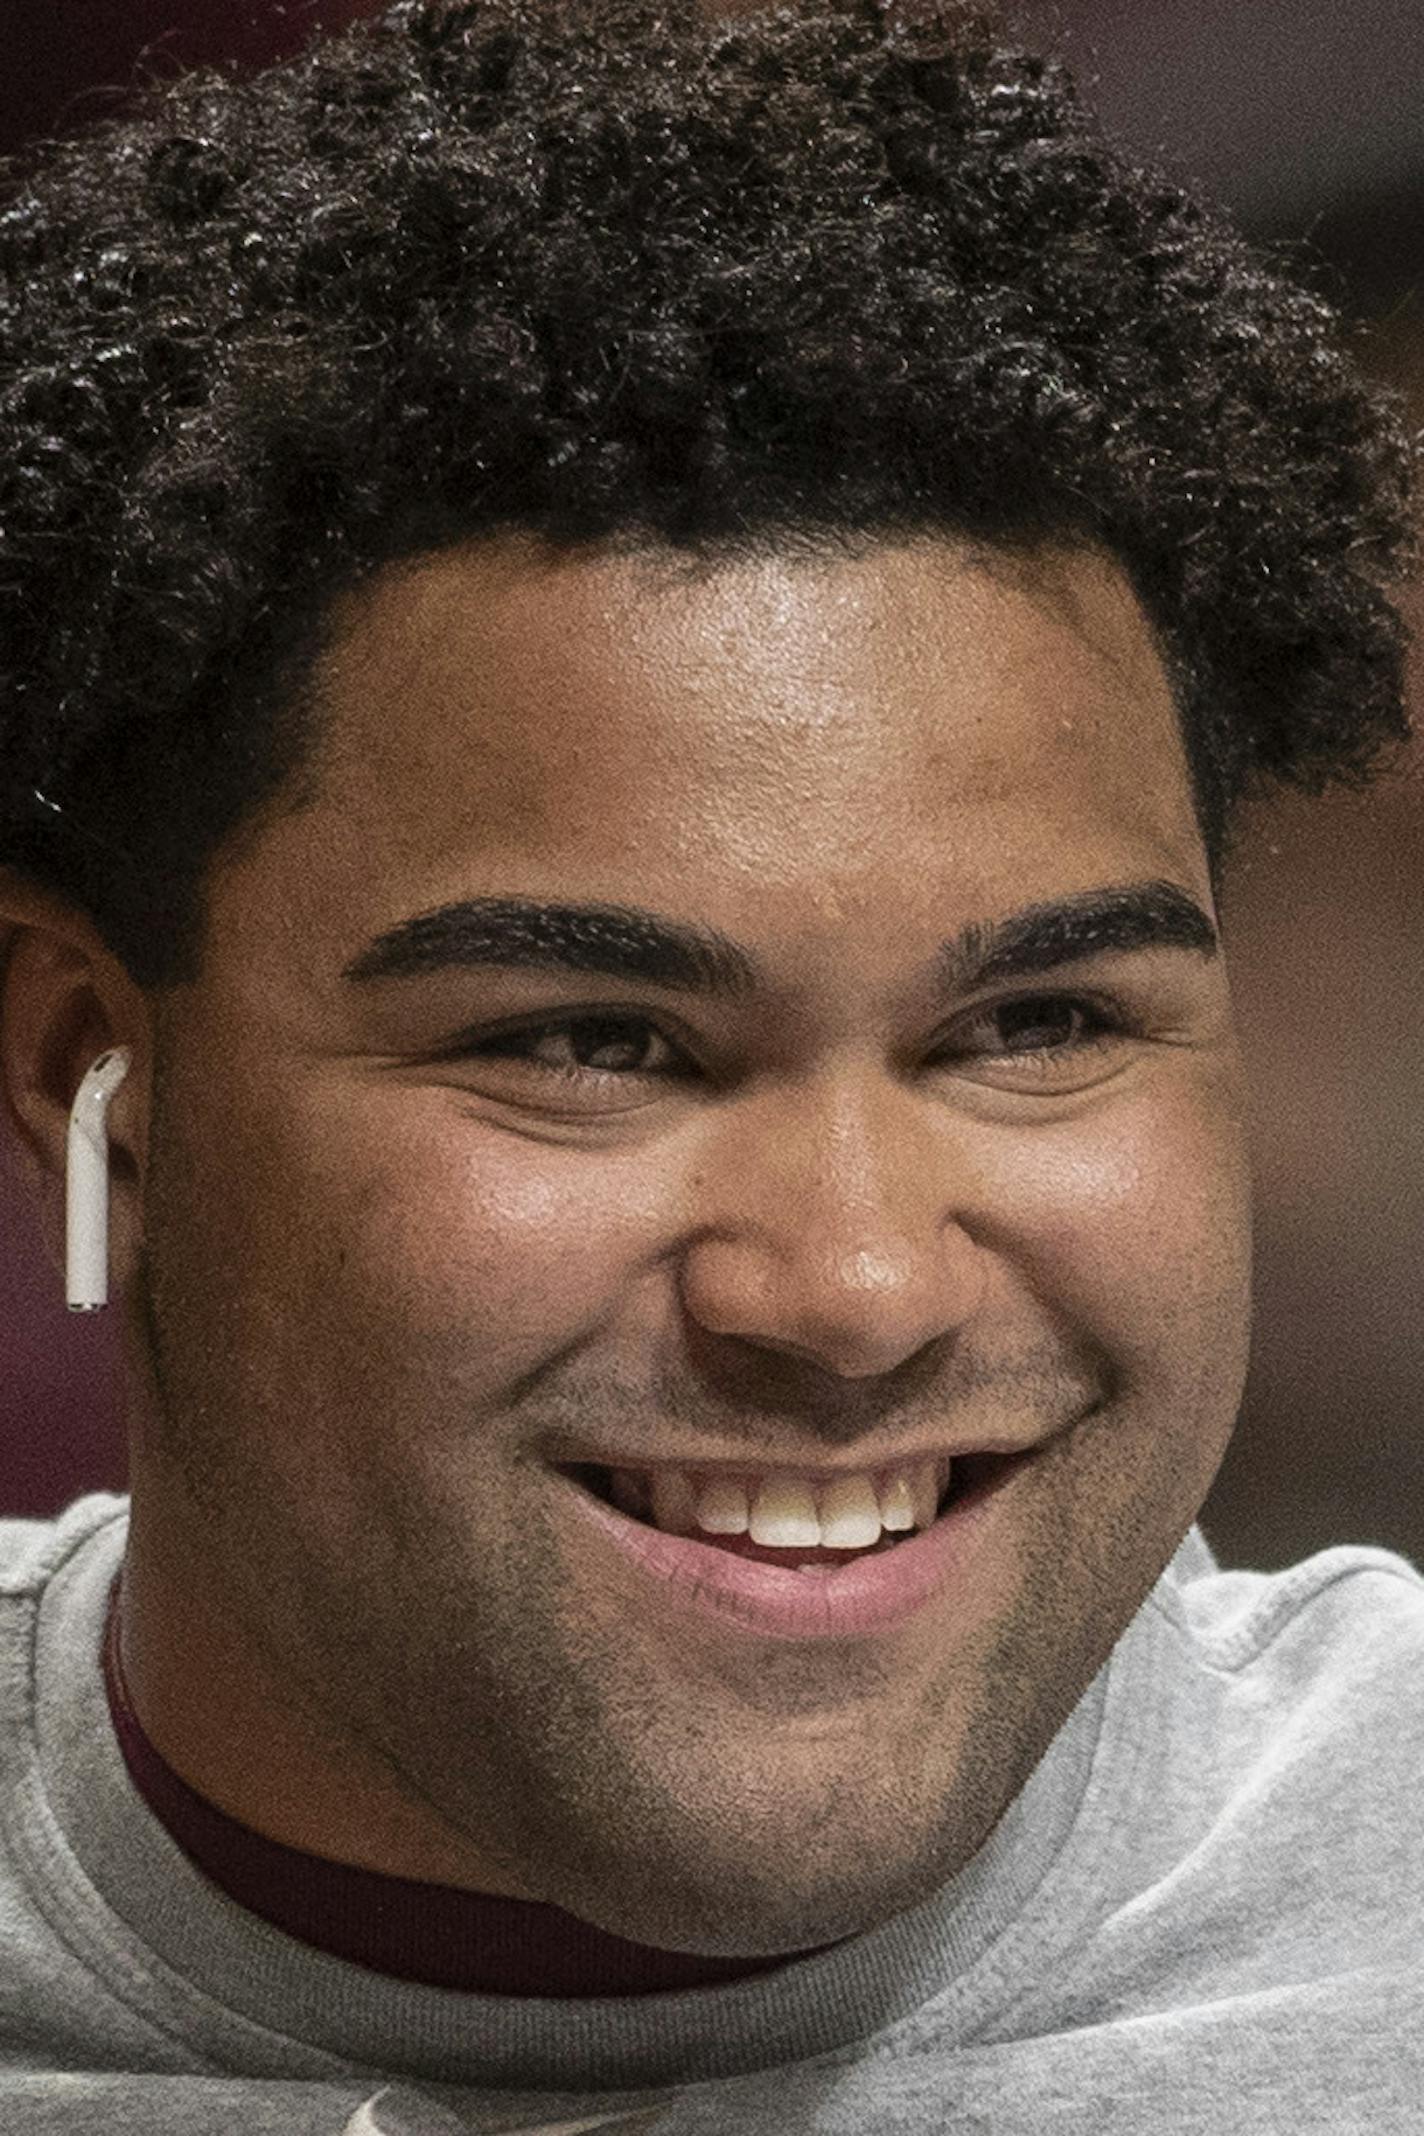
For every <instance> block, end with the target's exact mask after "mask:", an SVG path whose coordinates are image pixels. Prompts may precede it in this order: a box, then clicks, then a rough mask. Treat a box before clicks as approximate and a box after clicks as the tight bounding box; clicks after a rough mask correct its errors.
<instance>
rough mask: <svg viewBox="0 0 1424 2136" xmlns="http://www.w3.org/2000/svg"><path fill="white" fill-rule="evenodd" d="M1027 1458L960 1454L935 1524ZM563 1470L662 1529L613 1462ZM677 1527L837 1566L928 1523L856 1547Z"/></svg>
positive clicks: (744, 1550) (760, 1556)
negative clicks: (619, 1479)
mask: <svg viewBox="0 0 1424 2136" xmlns="http://www.w3.org/2000/svg"><path fill="white" fill-rule="evenodd" d="M1028 1451H1033V1449H1029V1450H1028ZM1025 1458H1026V1454H1024V1453H1018V1454H961V1455H957V1456H956V1457H955V1460H954V1463H953V1466H952V1469H951V1472H950V1477H949V1481H948V1483H947V1484H946V1486H945V1488H944V1490H943V1491H942V1492H941V1493H940V1495H939V1499H938V1501H937V1504H936V1507H935V1525H938V1523H939V1521H941V1520H942V1519H943V1518H944V1516H945V1515H946V1514H947V1513H948V1512H950V1511H951V1510H952V1509H953V1508H955V1507H956V1506H958V1505H960V1504H962V1503H968V1502H969V1501H970V1500H972V1499H977V1498H979V1497H982V1496H983V1495H984V1494H985V1493H986V1492H987V1491H989V1490H990V1489H992V1488H993V1487H994V1486H995V1485H996V1484H997V1483H998V1482H999V1481H1000V1480H1001V1479H1002V1478H1003V1477H1005V1476H1006V1475H1007V1474H1008V1473H1009V1471H1011V1470H1012V1469H1014V1468H1016V1467H1018V1465H1019V1464H1020V1463H1021V1462H1022V1461H1023V1460H1024V1459H1025ZM559 1473H560V1474H561V1475H563V1476H567V1477H568V1478H569V1479H570V1480H571V1481H572V1482H574V1483H576V1484H578V1485H579V1486H580V1487H581V1488H582V1489H584V1490H586V1491H587V1492H589V1494H590V1495H591V1496H592V1497H594V1498H597V1499H600V1500H601V1501H602V1503H603V1504H604V1505H606V1506H611V1507H613V1508H614V1510H615V1511H617V1512H618V1513H621V1514H622V1515H623V1517H624V1519H625V1520H631V1521H635V1522H637V1523H638V1524H639V1525H640V1526H642V1527H645V1528H653V1529H655V1530H656V1529H658V1523H657V1522H656V1521H654V1520H652V1519H651V1518H650V1517H649V1514H648V1513H646V1512H644V1511H641V1510H639V1509H638V1508H637V1507H636V1506H635V1505H633V1504H631V1503H630V1502H629V1501H628V1499H627V1496H626V1494H623V1495H620V1494H619V1493H618V1491H617V1489H616V1487H615V1480H614V1471H613V1470H612V1469H611V1468H607V1467H603V1466H601V1465H599V1464H598V1463H596V1462H591V1461H572V1462H565V1463H560V1464H559ZM658 1532H663V1531H661V1530H659V1531H658ZM671 1532H675V1533H681V1534H683V1535H684V1536H685V1537H686V1538H687V1539H688V1540H690V1541H693V1542H697V1543H702V1544H706V1545H708V1546H710V1547H711V1548H713V1549H717V1550H723V1551H726V1552H727V1553H728V1554H729V1555H731V1556H733V1557H740V1558H750V1559H752V1560H754V1561H756V1562H759V1563H762V1564H768V1565H783V1566H784V1565H825V1566H835V1565H844V1564H848V1563H850V1562H851V1561H853V1560H857V1559H860V1558H868V1557H875V1556H878V1555H880V1554H881V1553H882V1552H884V1551H888V1550H895V1549H898V1548H899V1546H900V1544H901V1543H907V1542H913V1541H914V1539H915V1538H916V1537H917V1536H919V1535H923V1534H924V1533H925V1532H926V1531H925V1530H924V1529H923V1528H922V1527H915V1528H905V1529H899V1530H893V1529H882V1531H881V1534H880V1537H879V1539H878V1541H876V1542H874V1543H871V1544H868V1545H864V1546H862V1547H860V1548H850V1549H828V1548H825V1547H815V1548H808V1547H807V1546H806V1545H804V1544H803V1545H800V1546H797V1545H782V1544H768V1543H758V1542H755V1541H753V1539H752V1537H751V1535H750V1534H749V1533H743V1534H740V1535H727V1534H716V1533H713V1532H711V1531H709V1530H705V1529H702V1528H700V1527H698V1526H696V1525H692V1526H690V1527H686V1528H683V1529H680V1530H676V1531H671Z"/></svg>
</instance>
